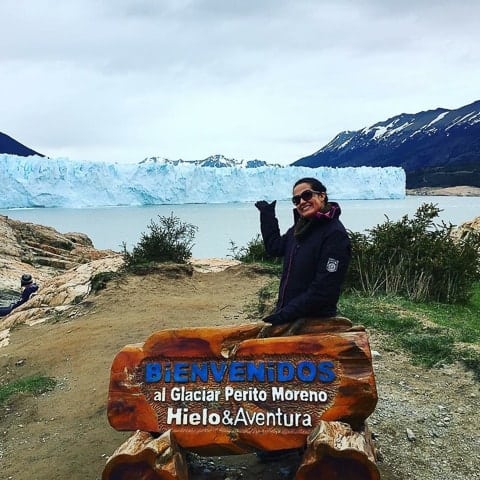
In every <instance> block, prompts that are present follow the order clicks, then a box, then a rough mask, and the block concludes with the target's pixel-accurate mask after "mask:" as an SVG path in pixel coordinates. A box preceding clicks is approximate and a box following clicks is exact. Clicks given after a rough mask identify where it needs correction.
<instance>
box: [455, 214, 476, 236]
mask: <svg viewBox="0 0 480 480" xmlns="http://www.w3.org/2000/svg"><path fill="white" fill-rule="evenodd" d="M474 232H477V233H480V216H479V217H475V218H474V219H473V220H470V221H468V222H465V223H463V224H462V225H460V226H458V227H457V228H455V229H453V230H452V236H453V237H454V238H455V239H457V240H466V239H468V238H469V237H470V236H471V235H473V233H474Z"/></svg>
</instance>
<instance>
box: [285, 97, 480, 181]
mask: <svg viewBox="0 0 480 480" xmlns="http://www.w3.org/2000/svg"><path fill="white" fill-rule="evenodd" d="M292 165H295V166H308V167H319V166H325V167H358V166H374V167H387V166H397V167H403V168H404V169H405V171H406V174H407V187H408V188H414V187H421V186H455V185H471V186H479V187H480V100H479V101H476V102H474V103H472V104H470V105H466V106H464V107H461V108H458V109H456V110H447V109H445V108H437V109H435V110H428V111H425V112H419V113H415V114H406V113H402V114H401V115H397V116H395V117H392V118H389V119H388V120H386V121H383V122H378V123H376V124H375V125H372V126H370V127H368V128H363V129H362V130H358V131H344V132H341V133H339V134H338V135H337V136H336V137H335V138H334V139H333V140H332V141H331V142H329V143H328V144H327V145H325V146H324V147H323V148H321V149H320V150H318V151H317V152H315V153H314V154H313V155H310V156H307V157H303V158H301V159H299V160H297V161H296V162H294V163H293V164H292Z"/></svg>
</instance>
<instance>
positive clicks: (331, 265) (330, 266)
mask: <svg viewBox="0 0 480 480" xmlns="http://www.w3.org/2000/svg"><path fill="white" fill-rule="evenodd" d="M337 270H338V260H335V259H334V258H329V259H328V260H327V272H330V273H333V272H336V271H337Z"/></svg>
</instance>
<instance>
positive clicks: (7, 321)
mask: <svg viewBox="0 0 480 480" xmlns="http://www.w3.org/2000/svg"><path fill="white" fill-rule="evenodd" d="M0 235H1V236H2V240H3V241H2V244H1V245H0V293H3V296H2V297H0V298H2V300H1V301H2V304H8V303H9V302H10V301H14V300H15V299H16V298H18V297H19V295H20V282H19V279H20V277H21V275H22V274H23V273H27V272H28V273H30V274H31V275H32V276H33V278H34V280H35V282H36V283H37V284H38V285H39V287H40V288H39V290H38V292H37V293H36V294H35V295H34V296H33V297H32V298H30V300H29V301H28V302H26V303H24V304H23V305H21V306H20V307H17V308H16V309H15V310H13V312H12V313H10V314H9V315H7V316H6V317H0V332H1V334H0V347H1V346H4V345H7V344H8V341H9V340H8V337H9V329H10V328H11V327H12V326H14V325H17V324H21V323H27V324H29V325H33V324H36V323H40V322H42V321H45V320H47V319H49V318H51V317H52V316H54V315H57V314H59V313H63V312H65V311H66V310H69V309H71V308H72V307H74V306H75V305H77V304H78V303H79V302H80V301H82V300H83V299H84V298H85V297H86V296H87V295H88V294H89V293H90V291H91V287H92V285H91V283H92V278H93V277H94V276H95V275H97V274H99V273H102V272H117V271H118V270H119V268H120V267H121V266H122V265H123V257H122V255H121V254H120V253H116V252H113V251H111V250H97V249H95V248H94V247H93V244H92V241H91V240H90V238H88V236H87V235H85V234H83V233H66V234H61V233H59V232H57V231H56V230H55V229H53V228H51V227H45V226H43V225H36V224H33V223H24V222H20V221H16V220H11V219H9V218H8V217H6V216H4V215H0ZM7 302H8V303H7Z"/></svg>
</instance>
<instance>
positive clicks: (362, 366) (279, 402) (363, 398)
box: [108, 319, 377, 455]
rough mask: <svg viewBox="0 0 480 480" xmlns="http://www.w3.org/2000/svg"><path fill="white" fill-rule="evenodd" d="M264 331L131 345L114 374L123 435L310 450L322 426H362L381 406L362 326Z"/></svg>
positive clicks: (179, 335)
mask: <svg viewBox="0 0 480 480" xmlns="http://www.w3.org/2000/svg"><path fill="white" fill-rule="evenodd" d="M262 325H263V324H250V325H241V326H229V327H210V328H209V327H202V328H188V329H176V330H163V331H160V332H157V333H154V334H153V335H151V336H150V337H149V338H148V339H147V341H146V342H145V343H144V344H143V345H141V344H137V345H129V346H126V347H125V348H124V349H123V350H121V351H120V352H119V353H118V355H117V356H116V357H115V359H114V361H113V365H112V370H111V379H110V387H109V398H108V418H109V421H110V424H111V425H112V427H113V428H115V429H117V430H131V431H134V430H141V431H144V432H158V433H162V432H167V431H171V432H172V434H173V435H174V437H175V440H176V442H177V443H178V445H179V446H180V447H182V448H184V449H189V450H193V451H196V452H198V453H202V454H206V455H223V454H226V453H246V452H249V451H253V450H255V449H261V450H274V449H283V448H296V447H301V446H304V445H305V443H306V438H307V436H308V435H309V434H310V433H311V432H312V430H313V429H314V428H315V427H316V426H317V425H319V424H320V422H321V421H340V422H346V423H347V424H349V425H350V426H352V427H353V428H356V427H358V428H361V427H362V426H363V424H364V422H365V419H366V418H367V417H368V416H369V415H370V414H371V413H372V412H373V410H374V408H375V405H376V402H377V392H376V387H375V378H374V374H373V368H372V362H371V353H370V348H369V344H368V339H367V335H366V332H365V331H364V329H363V327H361V328H353V327H352V324H351V322H350V321H349V320H347V319H329V320H328V321H326V320H325V319H315V320H311V321H310V320H309V321H308V323H307V326H305V327H304V328H303V330H302V331H301V332H299V334H298V335H295V336H288V337H269V338H257V336H258V334H259V332H260V330H261V328H262Z"/></svg>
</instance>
